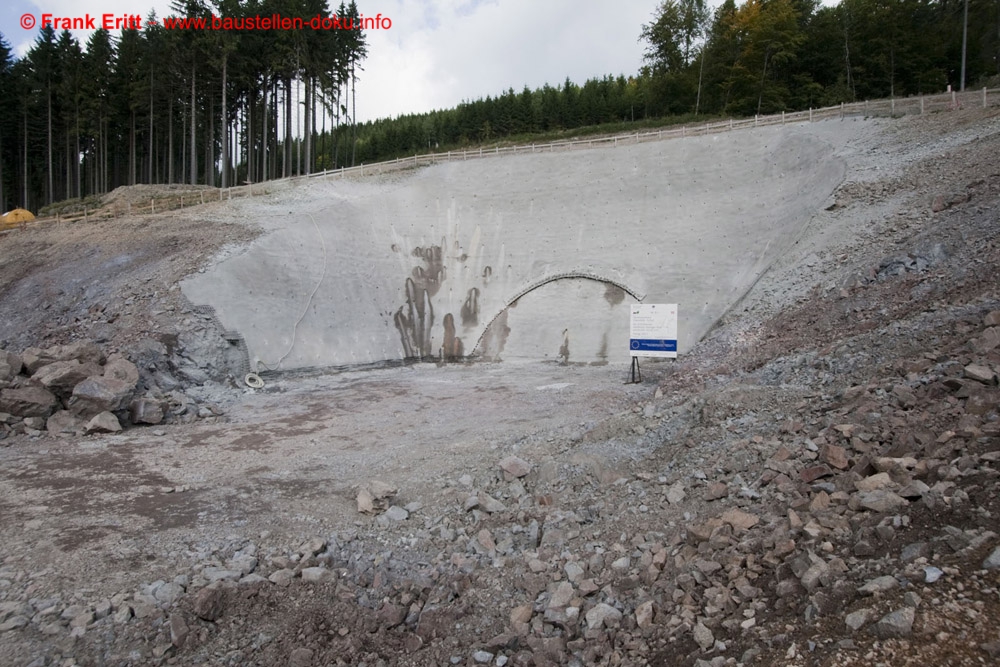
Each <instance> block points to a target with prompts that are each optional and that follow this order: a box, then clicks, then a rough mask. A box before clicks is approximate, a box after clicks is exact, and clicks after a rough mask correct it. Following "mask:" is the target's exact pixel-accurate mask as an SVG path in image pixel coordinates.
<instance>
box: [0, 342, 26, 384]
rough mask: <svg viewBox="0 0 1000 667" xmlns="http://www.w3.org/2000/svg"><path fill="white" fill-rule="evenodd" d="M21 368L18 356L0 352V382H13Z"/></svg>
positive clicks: (4, 351)
mask: <svg viewBox="0 0 1000 667" xmlns="http://www.w3.org/2000/svg"><path fill="white" fill-rule="evenodd" d="M23 366H24V364H22V363H21V357H20V355H17V354H14V353H13V352H7V351H6V350H0V382H7V381H10V380H13V379H14V377H15V376H16V375H17V374H18V373H20V372H21V368H22V367H23Z"/></svg>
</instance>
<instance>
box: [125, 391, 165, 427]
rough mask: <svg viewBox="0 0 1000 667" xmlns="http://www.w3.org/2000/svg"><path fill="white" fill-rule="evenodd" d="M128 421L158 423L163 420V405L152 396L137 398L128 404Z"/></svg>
mask: <svg viewBox="0 0 1000 667" xmlns="http://www.w3.org/2000/svg"><path fill="white" fill-rule="evenodd" d="M128 411H129V421H131V422H132V423H133V424H150V425H153V424H159V423H160V422H162V421H163V417H164V413H165V411H164V406H163V403H162V402H161V401H157V400H154V399H152V398H146V397H144V398H137V399H135V400H134V401H132V404H131V405H129V406H128Z"/></svg>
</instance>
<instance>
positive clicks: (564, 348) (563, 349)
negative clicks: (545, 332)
mask: <svg viewBox="0 0 1000 667" xmlns="http://www.w3.org/2000/svg"><path fill="white" fill-rule="evenodd" d="M559 361H560V363H563V364H568V363H569V329H563V342H562V345H561V346H560V347H559Z"/></svg>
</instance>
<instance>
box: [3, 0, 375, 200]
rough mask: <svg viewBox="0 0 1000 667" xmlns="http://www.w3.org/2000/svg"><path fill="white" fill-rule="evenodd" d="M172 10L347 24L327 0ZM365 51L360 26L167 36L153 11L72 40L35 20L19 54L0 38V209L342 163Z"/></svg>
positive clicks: (245, 0)
mask: <svg viewBox="0 0 1000 667" xmlns="http://www.w3.org/2000/svg"><path fill="white" fill-rule="evenodd" d="M171 11H172V12H173V13H174V14H175V15H176V16H181V17H206V18H208V17H211V16H212V15H215V16H223V17H250V16H257V15H264V16H269V15H272V14H278V15H281V16H284V17H302V18H304V19H306V20H308V19H311V18H313V17H315V16H317V15H319V16H321V17H324V18H336V19H339V20H340V21H342V22H343V23H345V24H348V23H349V22H351V21H356V20H357V19H358V17H359V12H358V9H357V6H356V4H355V3H354V2H353V0H352V1H351V2H350V3H348V4H345V3H344V2H341V4H340V6H339V7H338V8H337V9H336V11H335V12H331V10H330V8H329V7H328V6H327V4H326V0H211V4H208V3H207V2H205V0H174V3H173V4H172V6H171ZM367 49H368V47H367V44H366V40H365V37H364V32H363V31H360V30H329V31H325V30H268V31H247V32H240V33H233V32H228V31H221V30H219V31H201V30H167V29H165V28H164V27H163V24H162V22H161V21H159V20H157V18H156V16H155V15H153V14H151V15H150V16H149V17H148V19H147V21H146V22H145V25H144V27H143V29H142V30H130V29H126V30H122V31H121V32H120V33H119V34H117V35H113V34H112V33H110V32H109V31H107V30H103V29H100V30H97V31H95V32H93V33H92V34H91V35H90V37H89V39H88V40H87V42H86V44H85V45H84V46H81V45H80V43H79V42H78V41H77V40H76V38H75V37H73V35H72V34H71V33H70V32H68V31H65V30H64V31H62V32H61V33H58V34H57V33H56V31H55V30H54V29H53V28H52V27H51V26H45V27H43V28H41V29H40V30H39V34H38V37H37V38H36V40H35V41H34V43H33V45H32V46H31V48H30V49H29V50H28V52H27V53H26V54H25V56H24V57H23V58H20V59H16V58H14V57H13V54H12V52H11V48H10V46H9V44H8V43H7V42H6V41H5V40H4V39H3V38H2V36H0V99H3V100H4V104H3V105H0V205H2V206H3V210H9V209H10V208H13V207H15V206H23V207H25V208H28V209H30V210H35V211H37V210H38V209H39V208H41V207H43V206H45V205H46V204H50V203H52V202H55V201H61V200H65V199H72V198H80V197H85V196H87V195H92V194H102V193H105V192H109V191H110V190H113V189H114V188H116V187H118V186H120V185H132V184H136V183H190V184H207V185H216V186H221V187H227V186H230V185H234V184H238V183H243V182H259V181H264V180H268V179H273V178H281V177H285V176H290V175H293V174H300V173H308V172H309V171H310V170H311V169H315V168H318V167H320V168H325V167H328V166H333V165H334V164H344V163H347V164H351V163H352V161H353V160H354V159H355V156H354V155H353V154H352V152H351V151H350V146H352V145H353V144H354V141H353V132H354V131H355V129H356V123H354V122H353V119H354V117H355V113H354V109H355V108H356V103H355V98H354V90H355V84H356V81H357V76H358V72H359V71H360V69H361V63H362V62H363V61H364V59H365V57H366V56H367ZM328 123H329V125H328ZM321 136H322V137H323V141H324V142H325V143H322V144H320V145H317V143H316V139H317V138H319V137H321ZM299 137H301V139H299Z"/></svg>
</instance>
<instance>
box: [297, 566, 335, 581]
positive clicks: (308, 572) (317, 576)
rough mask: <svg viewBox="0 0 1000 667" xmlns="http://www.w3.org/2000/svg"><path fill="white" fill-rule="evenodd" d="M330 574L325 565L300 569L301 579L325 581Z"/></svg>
mask: <svg viewBox="0 0 1000 667" xmlns="http://www.w3.org/2000/svg"><path fill="white" fill-rule="evenodd" d="M332 574H333V573H332V572H331V571H330V570H328V569H326V568H325V567H307V568H305V569H304V570H302V581H326V580H327V579H329V578H330V577H331V576H332Z"/></svg>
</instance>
